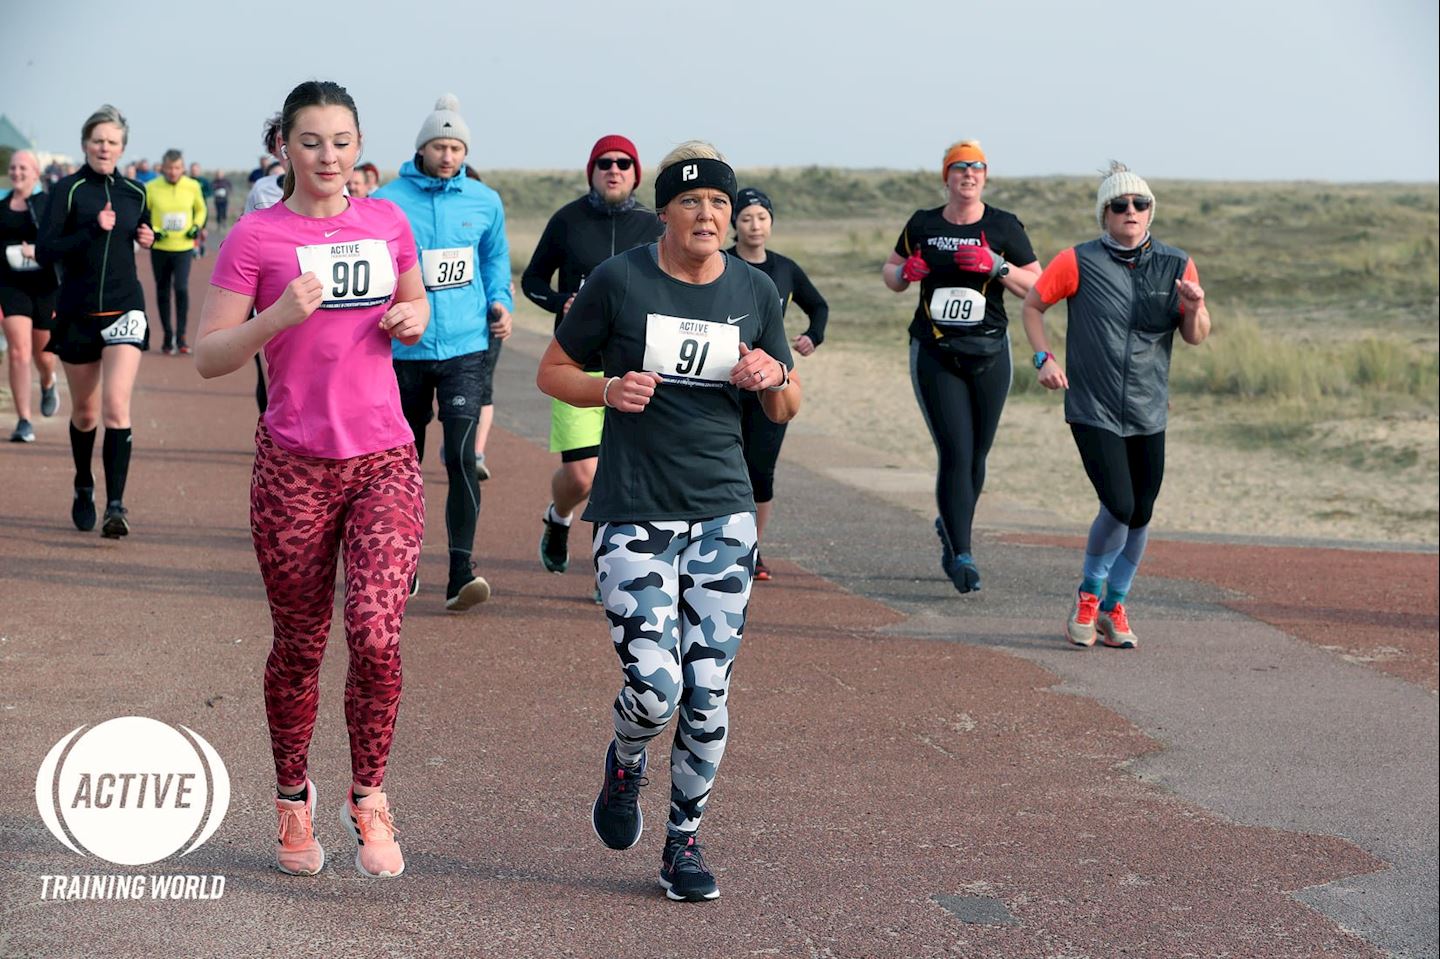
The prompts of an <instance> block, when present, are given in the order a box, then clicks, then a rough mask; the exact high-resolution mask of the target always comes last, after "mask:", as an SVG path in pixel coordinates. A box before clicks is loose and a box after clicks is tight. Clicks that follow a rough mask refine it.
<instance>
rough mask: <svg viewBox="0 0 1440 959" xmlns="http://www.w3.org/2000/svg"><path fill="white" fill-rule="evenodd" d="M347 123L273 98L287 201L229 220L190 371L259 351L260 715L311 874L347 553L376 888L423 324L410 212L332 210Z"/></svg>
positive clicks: (353, 689)
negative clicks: (264, 613) (401, 386)
mask: <svg viewBox="0 0 1440 959" xmlns="http://www.w3.org/2000/svg"><path fill="white" fill-rule="evenodd" d="M359 127H360V121H359V118H358V116H357V114H356V111H355V103H354V101H353V100H351V98H350V95H349V94H348V93H346V92H345V89H344V87H341V86H338V85H337V84H334V83H329V82H320V81H308V82H306V83H302V84H300V85H299V86H298V87H296V88H295V89H294V90H292V91H291V93H290V96H289V97H288V98H286V101H285V108H284V111H283V112H282V120H281V136H282V143H283V144H284V145H283V146H282V147H281V149H282V151H283V152H284V153H285V154H286V155H287V157H288V159H289V162H290V169H289V172H288V173H287V174H286V178H285V199H284V201H283V202H282V203H278V204H276V205H275V206H272V207H270V208H268V209H266V210H261V211H258V212H255V213H251V214H250V215H248V216H245V217H242V218H241V219H240V221H239V222H237V223H236V224H235V228H234V229H233V230H232V231H231V232H230V235H229V236H228V237H227V238H226V241H225V243H224V245H223V246H221V248H220V256H219V260H218V262H217V264H216V267H215V273H214V275H213V276H212V278H211V284H212V286H211V289H210V293H209V295H208V296H207V297H206V300H205V309H204V311H203V314H202V316H201V318H200V339H199V341H198V342H197V343H196V348H195V366H196V368H197V369H198V370H199V371H200V375H201V376H204V377H206V378H210V377H215V376H223V375H224V374H226V373H231V372H234V371H235V370H237V369H239V368H240V367H242V366H244V365H245V364H247V363H249V362H250V360H251V358H252V357H253V356H255V354H256V353H257V352H259V351H261V350H264V352H265V358H266V360H267V361H268V363H269V365H270V391H269V408H268V409H267V410H266V411H265V414H264V416H263V417H262V418H261V420H260V424H259V426H258V427H257V429H256V431H255V447H256V452H255V471H254V478H253V481H252V483H251V487H250V525H251V532H252V536H253V538H254V541H255V554H256V557H257V558H258V559H259V561H260V573H261V576H262V577H263V579H264V581H265V592H266V595H267V596H268V598H269V600H270V614H271V618H272V619H273V621H274V627H275V638H274V642H273V643H272V645H271V647H270V658H269V660H268V661H267V662H266V665H265V712H266V718H267V719H268V720H269V723H270V743H271V749H272V751H273V753H274V756H275V773H276V781H277V797H276V800H275V806H276V810H277V812H278V813H279V817H280V842H279V845H278V847H277V854H278V857H279V867H280V869H281V870H282V871H283V872H287V873H292V874H299V875H313V874H315V873H317V872H319V871H320V869H321V868H322V867H323V866H324V864H325V851H324V849H323V848H322V847H321V846H320V843H319V841H318V840H317V839H316V837H315V823H314V809H315V783H314V782H313V781H311V779H310V775H309V761H308V754H309V747H310V738H311V734H312V733H313V731H314V728H315V717H316V712H317V707H318V703H319V682H320V662H321V659H322V658H323V656H324V653H325V641H326V638H327V637H328V636H329V633H330V614H331V610H332V609H333V607H334V602H335V562H336V555H337V553H338V552H339V551H340V548H341V546H342V544H343V546H344V557H345V638H346V641H347V643H348V645H349V647H350V669H349V674H348V677H347V680H346V684H345V721H346V725H347V726H348V727H349V732H350V763H351V768H352V773H353V782H352V784H351V786H350V789H349V792H348V795H347V796H346V799H345V802H344V804H343V805H342V807H341V821H342V823H343V824H344V826H345V828H346V829H347V831H349V832H350V833H351V834H352V835H353V836H354V837H355V838H356V840H357V847H358V848H357V851H356V854H355V865H356V868H357V869H359V870H360V872H361V873H362V874H364V875H366V876H370V877H372V878H382V877H390V876H398V875H400V873H402V872H403V871H404V869H405V859H404V857H403V856H402V855H401V853H400V847H399V845H397V844H396V842H395V826H394V822H393V820H392V818H391V814H390V807H389V803H388V800H387V799H386V796H385V793H384V792H382V791H381V787H382V785H383V782H384V778H385V767H386V763H387V762H388V760H389V756H390V745H391V742H392V739H393V737H394V732H395V714H396V711H397V709H398V708H399V705H400V624H401V621H402V620H403V618H404V614H405V602H406V599H407V598H408V593H409V583H410V579H411V576H412V575H413V574H414V572H415V566H416V563H417V561H418V560H419V557H420V540H421V538H422V537H423V535H424V531H425V501H424V490H423V488H422V486H421V482H420V464H419V461H418V459H417V457H416V455H415V443H414V436H413V434H412V433H411V432H410V427H409V426H408V425H407V424H406V422H405V418H404V416H403V415H402V413H401V409H400V395H399V390H398V388H397V386H396V383H395V374H394V371H393V368H392V366H391V361H390V341H391V340H392V339H393V340H399V341H400V342H402V343H407V344H408V343H415V342H417V341H418V340H419V339H420V336H421V334H423V333H424V332H425V326H426V324H427V323H428V322H429V319H430V308H429V305H428V303H427V301H426V299H425V287H424V284H423V283H422V281H421V278H420V269H419V267H418V266H417V264H416V254H415V241H414V239H413V237H412V236H411V233H410V226H409V223H408V222H407V221H406V219H405V216H404V214H402V213H401V212H400V210H399V209H398V208H397V207H396V206H394V205H393V204H391V203H388V202H386V201H384V200H362V199H351V198H349V197H347V196H346V195H345V192H344V189H345V182H346V180H348V179H349V176H350V172H351V170H352V169H353V168H354V166H355V160H356V158H357V157H358V156H359V152H360V129H359ZM252 309H256V310H259V313H258V314H257V315H256V316H255V317H254V318H253V319H251V311H252ZM247 321H248V322H247Z"/></svg>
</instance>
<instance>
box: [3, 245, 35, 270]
mask: <svg viewBox="0 0 1440 959" xmlns="http://www.w3.org/2000/svg"><path fill="white" fill-rule="evenodd" d="M21 246H23V244H20V243H13V244H11V245H10V246H7V247H6V248H5V262H6V263H9V264H10V269H12V270H14V271H15V272H16V273H25V272H27V271H29V270H38V269H40V264H39V263H36V262H35V260H34V258H33V257H28V256H26V255H25V254H24V253H23V252H22V251H21V249H20V247H21Z"/></svg>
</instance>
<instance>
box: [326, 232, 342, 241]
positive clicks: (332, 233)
mask: <svg viewBox="0 0 1440 959" xmlns="http://www.w3.org/2000/svg"><path fill="white" fill-rule="evenodd" d="M339 232H340V231H339V230H330V231H329V232H327V233H326V234H325V239H327V240H328V239H330V238H331V237H332V236H334V235H335V234H337V233H339Z"/></svg>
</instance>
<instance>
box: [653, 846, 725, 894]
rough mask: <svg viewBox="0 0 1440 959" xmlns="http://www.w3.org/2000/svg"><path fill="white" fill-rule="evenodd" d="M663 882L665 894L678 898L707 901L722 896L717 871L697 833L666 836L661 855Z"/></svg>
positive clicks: (661, 877)
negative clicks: (703, 852)
mask: <svg viewBox="0 0 1440 959" xmlns="http://www.w3.org/2000/svg"><path fill="white" fill-rule="evenodd" d="M660 885H662V886H664V887H665V898H666V899H673V900H674V901H676V902H705V901H706V900H708V899H719V898H720V887H719V886H717V885H715V874H714V873H712V872H711V871H710V867H708V866H706V865H705V857H704V856H702V855H700V844H699V843H698V842H696V841H695V835H694V834H693V833H691V834H689V835H680V836H676V835H667V836H666V837H665V852H664V853H663V854H662V856H661V859H660Z"/></svg>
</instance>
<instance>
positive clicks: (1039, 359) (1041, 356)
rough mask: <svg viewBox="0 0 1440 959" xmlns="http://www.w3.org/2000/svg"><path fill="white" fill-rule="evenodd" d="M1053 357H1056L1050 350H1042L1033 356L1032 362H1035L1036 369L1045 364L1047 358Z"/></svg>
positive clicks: (1051, 358)
mask: <svg viewBox="0 0 1440 959" xmlns="http://www.w3.org/2000/svg"><path fill="white" fill-rule="evenodd" d="M1053 359H1055V354H1054V353H1051V352H1050V351H1049V350H1041V351H1040V352H1039V353H1036V354H1035V355H1034V356H1033V357H1031V359H1030V362H1032V363H1034V364H1035V369H1037V370H1038V369H1041V368H1043V367H1044V366H1045V361H1046V360H1053Z"/></svg>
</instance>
